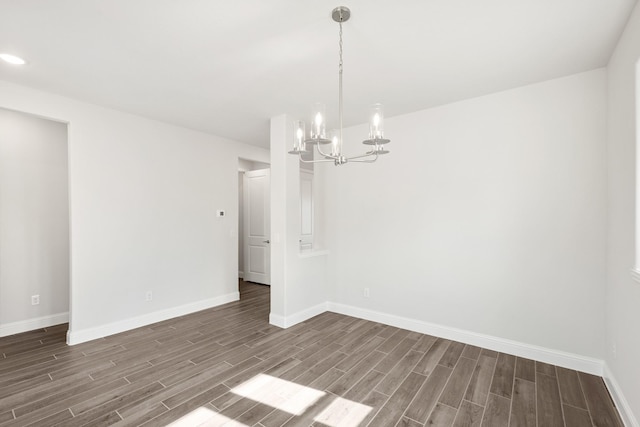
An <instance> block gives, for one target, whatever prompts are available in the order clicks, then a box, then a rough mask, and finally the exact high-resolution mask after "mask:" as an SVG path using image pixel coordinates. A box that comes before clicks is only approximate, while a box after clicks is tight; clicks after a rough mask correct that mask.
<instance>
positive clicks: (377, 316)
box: [327, 302, 604, 376]
mask: <svg viewBox="0 0 640 427" xmlns="http://www.w3.org/2000/svg"><path fill="white" fill-rule="evenodd" d="M327 308H328V310H329V311H332V312H334V313H339V314H345V315H347V316H353V317H358V318H360V319H365V320H371V321H374V322H379V323H384V324H385V325H391V326H395V327H398V328H402V329H408V330H410V331H415V332H419V333H422V334H428V335H433V336H436V337H440V338H446V339H450V340H454V341H459V342H463V343H465V344H471V345H475V346H478V347H483V348H487V349H489V350H494V351H498V352H501V353H507V354H512V355H514V356H519V357H526V358H528V359H533V360H538V361H540V362H545V363H550V364H553V365H557V366H562V367H564V368H569V369H575V370H577V371H581V372H586V373H589V374H593V375H598V376H602V373H603V364H604V362H603V361H602V360H599V359H594V358H590V357H585V356H580V355H577V354H572V353H566V352H563V351H559V350H552V349H549V348H545V347H539V346H535V345H531V344H526V343H521V342H518V341H512V340H508V339H504V338H498V337H493V336H490V335H483V334H478V333H475V332H470V331H465V330H462V329H457V328H451V327H448V326H442V325H438V324H435V323H429V322H423V321H421V320H415V319H409V318H406V317H401V316H396V315H392V314H387V313H382V312H378V311H373V310H367V309H363V308H359V307H355V306H350V305H345V304H337V303H331V302H330V303H328V304H327Z"/></svg>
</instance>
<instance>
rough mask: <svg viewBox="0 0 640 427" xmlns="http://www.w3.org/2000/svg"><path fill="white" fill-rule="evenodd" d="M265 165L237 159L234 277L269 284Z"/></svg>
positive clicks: (268, 224)
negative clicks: (236, 269) (236, 255)
mask: <svg viewBox="0 0 640 427" xmlns="http://www.w3.org/2000/svg"><path fill="white" fill-rule="evenodd" d="M269 167H270V165H269V164H268V163H263V162H257V161H251V160H247V159H241V158H240V159H238V278H239V279H240V280H246V281H250V282H253V283H259V284H264V285H269V284H270V283H271V277H270V276H271V275H270V271H269V270H270V261H269V258H270V256H269V255H270V244H271V242H270V237H269V226H270V220H269V215H270V208H269V203H270V197H269V187H270V185H269V175H270V169H269ZM252 207H253V209H251V208H252ZM249 211H251V212H253V214H254V215H253V218H251V217H250V215H251V214H249Z"/></svg>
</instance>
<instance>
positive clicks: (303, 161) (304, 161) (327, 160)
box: [299, 153, 333, 163]
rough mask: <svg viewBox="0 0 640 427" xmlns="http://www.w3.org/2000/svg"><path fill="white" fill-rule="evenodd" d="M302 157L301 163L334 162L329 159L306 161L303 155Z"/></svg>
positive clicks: (300, 155)
mask: <svg viewBox="0 0 640 427" xmlns="http://www.w3.org/2000/svg"><path fill="white" fill-rule="evenodd" d="M299 157H300V161H301V162H302V163H323V162H333V159H331V160H329V159H326V160H325V159H323V160H305V159H303V158H302V153H300V154H299Z"/></svg>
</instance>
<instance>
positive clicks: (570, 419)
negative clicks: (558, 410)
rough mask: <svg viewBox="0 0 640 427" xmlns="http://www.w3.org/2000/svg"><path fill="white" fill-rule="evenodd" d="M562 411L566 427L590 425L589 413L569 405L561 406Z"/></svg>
mask: <svg viewBox="0 0 640 427" xmlns="http://www.w3.org/2000/svg"><path fill="white" fill-rule="evenodd" d="M562 409H563V412H564V421H565V426H566V427H584V426H591V425H592V424H591V417H590V416H589V411H587V410H584V409H579V408H575V407H573V406H569V405H562Z"/></svg>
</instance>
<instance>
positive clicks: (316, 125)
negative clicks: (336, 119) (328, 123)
mask: <svg viewBox="0 0 640 427" xmlns="http://www.w3.org/2000/svg"><path fill="white" fill-rule="evenodd" d="M325 111H326V107H325V105H324V104H320V103H318V104H316V105H315V106H314V109H313V116H312V117H313V121H312V123H311V135H310V136H311V139H324V138H326V130H325V120H324V116H325Z"/></svg>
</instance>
